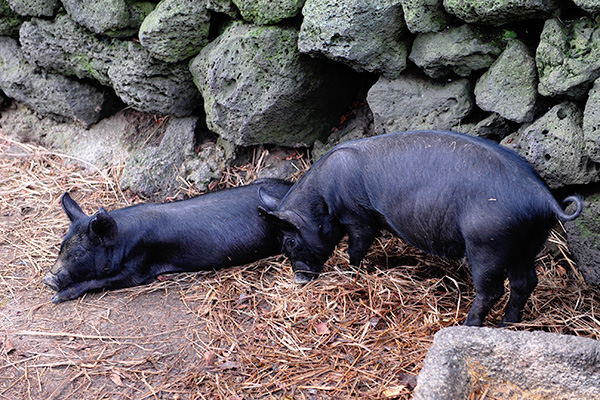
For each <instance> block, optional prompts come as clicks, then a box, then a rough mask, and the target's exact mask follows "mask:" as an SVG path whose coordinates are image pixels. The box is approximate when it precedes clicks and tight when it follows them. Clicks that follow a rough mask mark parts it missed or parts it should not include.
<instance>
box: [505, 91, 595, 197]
mask: <svg viewBox="0 0 600 400" xmlns="http://www.w3.org/2000/svg"><path fill="white" fill-rule="evenodd" d="M582 118H583V113H582V111H581V110H580V109H579V108H578V107H577V105H575V104H574V103H570V102H565V103H561V104H558V105H556V106H554V107H553V108H551V109H550V110H549V111H548V112H547V113H546V114H544V115H543V116H542V117H540V118H539V119H537V120H536V121H535V122H533V123H532V124H531V125H529V126H524V127H522V128H521V129H519V131H517V132H516V133H514V134H511V135H509V136H507V137H506V138H504V140H503V141H502V144H504V145H506V146H507V147H509V148H512V149H514V150H516V151H517V152H518V153H520V154H521V155H523V157H525V159H527V161H529V162H530V163H531V165H532V166H533V167H534V168H535V170H536V171H537V172H538V173H539V174H540V175H541V176H542V178H544V180H545V181H546V183H547V184H548V186H550V187H551V188H559V187H562V186H566V185H575V184H586V183H590V182H598V181H600V166H599V165H598V164H595V163H593V162H591V161H590V158H589V156H588V154H587V152H586V150H585V141H584V135H583V130H582V128H581V124H582Z"/></svg>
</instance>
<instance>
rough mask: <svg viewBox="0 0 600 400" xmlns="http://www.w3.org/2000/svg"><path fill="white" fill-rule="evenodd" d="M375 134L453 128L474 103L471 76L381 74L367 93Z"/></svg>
mask: <svg viewBox="0 0 600 400" xmlns="http://www.w3.org/2000/svg"><path fill="white" fill-rule="evenodd" d="M367 102H368V103H369V106H370V107H371V110H372V111H373V118H374V128H375V133H377V134H382V133H389V132H395V131H407V130H416V129H450V128H452V127H453V126H456V125H458V123H459V122H460V121H461V120H462V119H463V118H464V117H466V116H467V115H468V114H469V113H470V112H471V110H472V109H473V106H474V100H473V96H472V93H471V84H470V82H469V81H468V80H467V79H459V80H456V81H451V82H432V81H429V80H426V79H424V78H420V77H417V76H415V75H401V76H400V77H399V78H397V79H394V80H390V79H387V78H385V77H380V78H379V80H378V81H377V83H376V84H375V85H373V87H371V89H370V90H369V94H368V96H367Z"/></svg>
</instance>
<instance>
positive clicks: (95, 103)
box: [0, 37, 112, 126]
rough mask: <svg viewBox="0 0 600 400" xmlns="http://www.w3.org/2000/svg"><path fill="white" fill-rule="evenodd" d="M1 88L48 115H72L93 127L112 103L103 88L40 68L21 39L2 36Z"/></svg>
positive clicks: (7, 93)
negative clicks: (31, 60) (28, 55)
mask: <svg viewBox="0 0 600 400" xmlns="http://www.w3.org/2000/svg"><path fill="white" fill-rule="evenodd" d="M0 89H1V90H2V91H3V92H4V93H5V94H6V95H7V96H9V97H11V98H13V99H15V100H18V101H21V102H23V103H25V104H27V105H28V106H30V107H31V108H33V109H34V110H36V111H37V112H39V113H40V114H42V115H45V116H52V117H58V118H69V119H73V120H76V121H79V122H80V123H82V124H83V125H84V126H89V125H91V124H93V123H95V122H96V121H98V120H99V119H100V118H101V116H102V115H103V113H104V112H105V106H106V105H109V104H110V103H111V100H112V98H111V96H110V94H109V93H107V92H106V91H104V90H102V89H98V88H96V87H94V86H91V85H88V84H86V83H83V82H79V81H77V80H74V79H69V78H67V77H65V76H63V75H57V74H49V73H44V72H43V71H39V70H38V69H37V68H36V67H35V65H33V64H30V63H29V62H28V61H27V60H26V59H25V56H24V54H23V52H22V51H21V47H20V46H19V45H18V43H17V41H16V40H15V39H12V38H8V37H0Z"/></svg>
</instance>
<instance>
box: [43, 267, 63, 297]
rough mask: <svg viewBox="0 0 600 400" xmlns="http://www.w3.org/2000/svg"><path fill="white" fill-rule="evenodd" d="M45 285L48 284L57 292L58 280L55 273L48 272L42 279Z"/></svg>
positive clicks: (58, 287) (58, 288)
mask: <svg viewBox="0 0 600 400" xmlns="http://www.w3.org/2000/svg"><path fill="white" fill-rule="evenodd" d="M42 282H44V283H45V284H46V285H48V286H50V289H52V290H54V291H56V292H58V291H59V290H60V285H59V280H58V277H57V276H56V275H54V274H53V273H52V272H48V274H47V275H46V276H45V277H44V279H43V280H42Z"/></svg>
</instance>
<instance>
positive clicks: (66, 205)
mask: <svg viewBox="0 0 600 400" xmlns="http://www.w3.org/2000/svg"><path fill="white" fill-rule="evenodd" d="M60 204H61V205H62V208H63V210H64V212H65V214H67V217H69V220H70V221H71V222H73V221H75V220H77V219H80V218H83V217H86V215H85V213H84V212H83V210H82V209H81V207H79V204H77V203H76V202H75V200H73V199H72V198H71V196H69V193H68V192H65V193H64V194H63V195H62V197H61V198H60Z"/></svg>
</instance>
